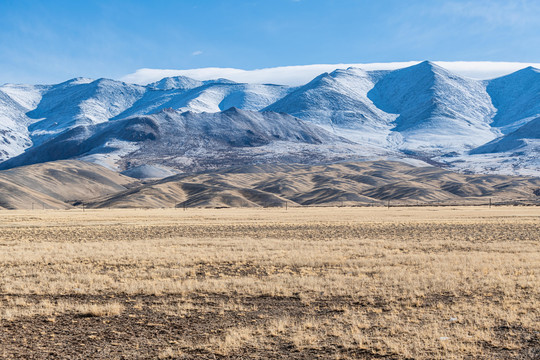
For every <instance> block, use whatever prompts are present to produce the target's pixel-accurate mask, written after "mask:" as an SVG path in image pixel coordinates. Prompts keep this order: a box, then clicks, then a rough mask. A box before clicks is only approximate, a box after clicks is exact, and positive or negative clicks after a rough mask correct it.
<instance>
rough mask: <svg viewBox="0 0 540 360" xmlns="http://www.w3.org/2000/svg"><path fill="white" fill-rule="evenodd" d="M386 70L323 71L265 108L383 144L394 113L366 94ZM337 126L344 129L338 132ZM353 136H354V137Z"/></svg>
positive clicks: (358, 138)
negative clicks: (380, 107)
mask: <svg viewBox="0 0 540 360" xmlns="http://www.w3.org/2000/svg"><path fill="white" fill-rule="evenodd" d="M383 74H385V72H366V71H363V70H361V69H354V68H349V69H347V70H336V71H334V72H332V73H330V74H328V73H325V74H322V75H320V76H318V77H316V78H315V79H314V80H312V81H311V82H309V83H308V84H306V85H304V86H301V87H299V88H298V89H296V90H295V91H293V92H291V93H290V94H289V95H287V96H285V97H284V98H282V99H281V100H278V101H276V102H275V103H274V104H272V105H270V106H268V107H267V108H266V109H265V110H267V111H276V112H285V113H288V114H291V115H293V116H296V117H298V118H300V119H302V120H305V121H309V122H313V123H316V124H319V125H326V128H332V129H333V130H336V131H338V133H339V134H340V135H343V136H347V137H349V138H351V139H354V140H360V141H362V140H366V141H369V142H371V143H375V144H386V136H387V135H388V133H389V130H390V127H391V125H390V123H391V122H392V120H394V118H395V116H394V115H391V114H388V113H385V112H384V111H381V110H380V109H378V108H377V107H376V106H375V105H374V104H373V102H372V101H371V100H370V99H369V98H368V97H367V93H368V91H369V90H371V89H372V88H373V86H374V85H375V82H376V81H377V80H378V78H380V77H381V76H382V75H383ZM340 128H344V129H347V131H344V132H339V129H340ZM355 136H356V137H355Z"/></svg>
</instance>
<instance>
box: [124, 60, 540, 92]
mask: <svg viewBox="0 0 540 360" xmlns="http://www.w3.org/2000/svg"><path fill="white" fill-rule="evenodd" d="M418 62H419V61H408V62H388V63H365V64H317V65H299V66H281V67H274V68H265V69H256V70H242V69H234V68H216V67H211V68H200V69H187V70H173V69H139V70H137V71H135V72H134V73H132V74H128V75H125V76H123V77H122V78H121V80H122V81H125V82H129V83H135V84H148V83H151V82H153V81H157V80H160V79H163V78H164V77H170V76H179V75H182V76H187V77H191V78H193V79H197V80H211V79H217V78H226V79H230V80H233V81H237V82H245V83H255V84H267V83H272V84H284V85H294V86H296V85H303V84H305V83H307V82H309V81H310V80H312V79H313V78H314V77H316V76H318V75H320V74H322V73H324V72H331V71H333V70H335V69H346V68H348V67H358V68H362V69H365V70H395V69H400V68H404V67H407V66H412V65H415V64H417V63H418ZM435 63H436V64H437V65H439V66H442V67H443V68H446V69H448V70H450V71H452V72H454V73H457V74H459V75H462V76H467V77H471V78H474V79H490V78H494V77H497V76H502V75H506V74H509V73H511V72H514V71H517V70H519V69H523V68H525V67H527V66H533V67H536V68H540V63H520V62H491V61H435Z"/></svg>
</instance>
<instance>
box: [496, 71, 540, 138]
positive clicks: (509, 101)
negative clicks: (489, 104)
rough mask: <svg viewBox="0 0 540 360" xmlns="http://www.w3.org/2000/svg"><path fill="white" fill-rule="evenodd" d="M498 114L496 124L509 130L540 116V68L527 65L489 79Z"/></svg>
mask: <svg viewBox="0 0 540 360" xmlns="http://www.w3.org/2000/svg"><path fill="white" fill-rule="evenodd" d="M487 92H488V93H489V95H490V96H491V99H492V101H493V105H494V106H495V107H496V108H497V114H496V115H495V117H494V118H493V126H496V127H498V128H500V129H501V131H502V132H503V133H504V134H509V133H511V132H512V131H514V130H516V129H517V128H519V127H520V126H522V125H524V124H526V123H527V122H528V121H531V120H532V119H534V118H536V117H538V116H540V70H538V69H536V68H533V67H527V68H524V69H521V70H519V71H516V72H514V73H512V74H509V75H506V76H503V77H500V78H497V79H493V80H491V81H489V82H488V85H487Z"/></svg>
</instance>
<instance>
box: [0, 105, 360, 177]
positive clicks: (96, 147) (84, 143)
mask: <svg viewBox="0 0 540 360" xmlns="http://www.w3.org/2000/svg"><path fill="white" fill-rule="evenodd" d="M357 154H359V150H358V149H357V148H356V145H355V144H353V143H352V142H350V141H347V140H345V139H342V138H339V137H337V136H335V135H332V134H330V133H328V132H326V131H325V130H323V129H321V128H319V127H317V126H315V125H312V124H307V123H304V122H302V121H301V120H299V119H296V118H294V117H292V116H290V115H286V114H278V113H272V112H262V113H259V112H252V111H243V110H239V109H236V108H231V109H229V110H226V111H223V112H219V113H194V112H184V113H181V112H177V111H174V110H163V111H161V112H159V113H157V114H154V115H148V116H140V117H131V118H127V119H119V120H112V121H108V122H105V123H101V124H97V125H90V126H78V127H75V128H73V129H71V130H68V131H66V132H64V133H62V134H60V135H58V136H56V137H54V138H52V139H50V140H49V141H47V142H45V143H43V144H41V145H39V146H35V147H33V148H31V149H29V150H28V151H26V152H25V153H24V154H21V155H20V156H17V157H15V158H12V159H10V160H8V161H5V162H3V163H1V164H0V169H7V168H12V167H15V166H21V165H28V164H34V163H39V162H46V161H54V160H61V159H72V158H76V159H83V160H88V161H93V162H97V163H100V164H106V165H107V166H110V167H112V168H118V169H121V170H125V169H130V168H133V167H136V166H140V165H145V164H148V165H159V166H167V167H172V168H176V169H180V170H183V171H189V170H202V169H208V168H216V167H226V166H231V165H234V164H250V163H256V162H259V161H269V160H275V161H278V160H280V161H285V162H302V161H307V162H312V161H315V160H317V161H321V160H322V161H326V160H329V159H344V158H350V157H351V156H358V155H357Z"/></svg>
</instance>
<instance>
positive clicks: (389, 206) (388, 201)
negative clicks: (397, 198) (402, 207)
mask: <svg viewBox="0 0 540 360" xmlns="http://www.w3.org/2000/svg"><path fill="white" fill-rule="evenodd" d="M388 209H390V200H388Z"/></svg>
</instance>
